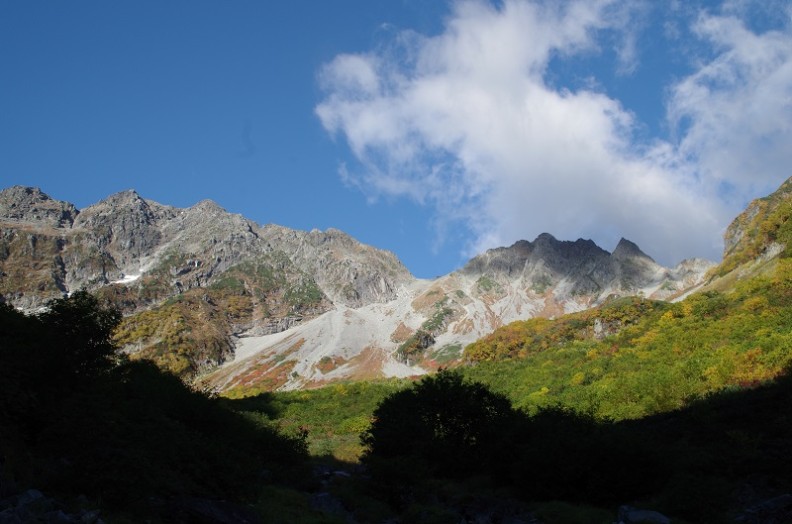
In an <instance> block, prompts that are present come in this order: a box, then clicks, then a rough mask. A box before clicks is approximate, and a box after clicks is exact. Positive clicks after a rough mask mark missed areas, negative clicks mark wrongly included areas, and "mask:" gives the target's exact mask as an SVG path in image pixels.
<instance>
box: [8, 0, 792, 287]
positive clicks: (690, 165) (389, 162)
mask: <svg viewBox="0 0 792 524" xmlns="http://www.w3.org/2000/svg"><path fill="white" fill-rule="evenodd" d="M791 16H792V8H791V7H790V2H789V1H764V2H758V1H757V2H751V1H747V0H734V1H725V2H681V1H680V2H676V1H671V0H657V1H645V2H641V1H636V0H631V1H628V2H619V1H607V0H604V1H589V0H586V1H579V2H574V1H570V2H563V3H562V2H550V1H548V2H529V1H522V0H510V1H503V2H486V1H483V0H482V1H467V2H460V1H447V2H440V1H437V2H425V1H419V0H335V1H332V2H330V1H324V0H314V1H308V0H296V1H291V2H254V1H241V0H240V1H235V2H220V1H202V0H190V1H171V2H163V1H145V0H144V1H135V2H104V1H79V0H75V1H73V2H59V1H50V2H44V1H37V0H30V1H25V2H12V1H0V186H2V187H6V186H10V185H14V184H22V185H31V186H38V187H41V188H42V189H43V190H44V191H45V192H47V193H48V194H50V195H51V196H52V197H54V198H58V199H61V200H68V201H70V202H73V203H74V204H75V205H77V206H78V207H80V208H82V207H85V206H88V205H90V204H92V203H94V202H97V201H99V200H101V199H102V198H105V197H107V196H108V195H110V194H112V193H114V192H117V191H121V190H124V189H129V188H134V189H136V190H137V191H138V192H139V193H140V194H141V195H143V196H144V197H146V198H150V199H153V200H156V201H158V202H161V203H163V204H169V205H174V206H179V207H186V206H190V205H192V204H194V203H196V202H198V201H199V200H202V199H204V198H211V199H212V200H215V201H216V202H218V203H219V204H220V205H222V206H223V207H224V208H226V209H227V210H229V211H231V212H235V213H241V214H243V215H244V216H246V217H248V218H250V219H252V220H255V221H256V222H259V223H262V224H264V223H269V222H273V223H278V224H281V225H285V226H288V227H293V228H298V229H313V228H319V229H326V228H328V227H336V228H339V229H342V230H344V231H346V232H348V233H349V234H351V235H352V236H354V237H356V238H358V239H359V240H361V241H362V242H365V243H368V244H372V245H374V246H377V247H380V248H385V249H389V250H391V251H393V252H395V253H396V254H397V255H398V256H399V258H400V259H401V260H402V261H403V262H404V263H405V264H406V265H407V267H408V268H409V269H410V270H411V271H412V272H413V273H414V274H416V275H417V276H421V277H432V276H436V275H440V274H444V273H447V272H449V271H451V270H453V269H455V268H457V267H459V266H460V265H461V264H462V263H464V261H465V260H466V259H467V258H468V257H470V256H471V255H472V254H474V253H476V252H479V251H481V250H482V249H485V248H488V247H494V246H498V245H508V244H511V243H512V242H514V241H516V240H518V239H521V238H525V239H529V240H532V239H533V238H535V237H536V236H537V235H538V234H539V233H541V232H544V231H547V232H550V233H552V234H554V235H555V236H556V237H558V238H560V239H570V240H574V239H576V238H579V237H583V238H592V239H593V240H595V241H596V242H597V243H599V244H600V245H601V246H602V247H604V248H605V249H613V247H615V245H616V243H617V242H618V240H619V238H620V237H622V236H624V237H627V238H629V239H631V240H633V241H635V242H636V243H637V244H638V245H640V246H641V247H642V248H643V249H644V251H646V252H647V253H649V254H650V255H652V256H653V257H655V258H656V259H657V260H658V261H660V262H662V263H665V264H675V263H676V262H678V261H680V260H681V259H682V258H685V257H692V256H702V257H707V258H711V259H717V258H718V257H719V255H720V250H721V234H722V232H723V229H724V228H725V227H726V225H728V222H729V221H730V220H731V218H733V217H734V215H735V214H736V213H737V212H739V211H740V210H741V209H742V208H743V207H744V205H745V204H746V203H747V202H748V201H749V200H750V199H752V198H755V197H757V196H762V195H764V194H766V193H767V192H769V191H772V190H773V189H774V188H775V187H777V186H778V185H780V183H781V182H783V180H785V179H786V178H787V177H788V176H789V175H790V174H792V173H790V169H789V167H788V166H792V147H790V145H791V144H792V125H791V124H790V122H792V22H790V17H791Z"/></svg>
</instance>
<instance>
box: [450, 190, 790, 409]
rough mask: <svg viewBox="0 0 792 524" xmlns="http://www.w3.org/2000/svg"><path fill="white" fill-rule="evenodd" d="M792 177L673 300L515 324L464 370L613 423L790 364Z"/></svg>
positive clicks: (479, 345) (757, 380) (618, 304)
mask: <svg viewBox="0 0 792 524" xmlns="http://www.w3.org/2000/svg"><path fill="white" fill-rule="evenodd" d="M790 216H792V182H791V181H790V180H787V181H786V182H785V183H784V184H783V185H781V187H780V188H779V189H778V190H777V191H776V192H774V193H772V194H771V195H769V196H767V197H764V198H760V199H757V200H754V201H753V202H751V203H750V204H749V205H748V207H747V208H746V210H745V211H744V212H743V213H741V214H740V215H739V216H738V217H737V218H735V220H734V221H733V222H732V223H731V225H730V226H729V227H728V229H727V230H726V233H725V249H724V256H723V261H722V262H721V264H719V265H718V266H715V267H712V268H711V269H710V270H709V271H708V272H707V274H706V276H705V279H704V281H703V282H702V283H701V284H700V285H698V286H696V287H695V288H693V290H695V292H686V293H684V294H683V295H681V296H679V297H678V298H679V300H674V301H673V302H670V303H669V302H663V301H655V300H649V299H647V298H643V297H630V298H620V299H616V300H607V301H605V302H604V303H602V304H598V305H597V306H596V307H594V308H591V309H588V310H586V311H581V312H576V313H572V314H568V315H564V316H560V317H558V318H557V319H555V320H545V319H538V318H534V319H529V320H521V321H515V322H513V323H511V324H508V325H505V326H503V327H500V328H498V329H496V330H494V331H493V332H492V333H490V334H488V335H486V336H484V337H482V338H480V339H479V340H477V341H475V342H474V343H472V344H470V345H468V346H467V347H466V349H465V355H464V356H465V360H466V361H467V362H470V363H474V364H476V365H474V366H470V367H468V368H466V373H468V374H469V375H470V376H471V377H473V378H475V379H477V380H481V381H483V382H485V383H488V384H490V385H492V386H493V387H496V388H498V389H499V390H500V391H502V392H504V393H508V394H509V395H510V396H511V398H512V399H513V401H515V402H516V404H518V405H520V406H522V407H526V408H532V409H535V408H536V407H537V406H542V405H555V404H558V405H564V406H567V407H571V408H573V409H575V410H577V411H580V412H586V413H594V414H597V415H598V416H602V417H605V418H611V419H621V418H635V419H637V418H641V417H644V416H647V415H650V414H653V413H657V412H659V411H670V410H674V409H679V408H682V407H683V406H685V405H687V404H688V403H689V402H690V400H691V399H696V398H702V397H705V396H707V395H710V394H713V393H715V392H718V391H721V390H723V389H726V388H736V389H740V388H746V387H754V386H756V385H758V384H762V383H765V382H767V381H769V380H772V379H775V378H777V377H779V376H781V375H783V374H784V373H788V371H789V370H792V332H790V329H789V327H790V318H792V251H790V248H792V221H790Z"/></svg>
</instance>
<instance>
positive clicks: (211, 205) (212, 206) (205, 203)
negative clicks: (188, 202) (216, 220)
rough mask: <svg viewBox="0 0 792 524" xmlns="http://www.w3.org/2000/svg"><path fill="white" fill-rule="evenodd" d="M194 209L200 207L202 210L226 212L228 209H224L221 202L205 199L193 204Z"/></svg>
mask: <svg viewBox="0 0 792 524" xmlns="http://www.w3.org/2000/svg"><path fill="white" fill-rule="evenodd" d="M192 208H193V209H198V210H200V211H213V212H218V211H220V212H223V213H225V212H226V210H225V209H223V208H222V207H221V206H220V204H218V203H217V202H215V201H214V200H209V199H208V198H207V199H204V200H201V201H200V202H198V203H197V204H195V205H194V206H192Z"/></svg>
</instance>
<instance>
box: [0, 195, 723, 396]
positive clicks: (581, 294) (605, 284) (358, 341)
mask: <svg viewBox="0 0 792 524" xmlns="http://www.w3.org/2000/svg"><path fill="white" fill-rule="evenodd" d="M0 255H2V256H0V300H3V301H6V302H10V303H11V304H13V305H15V306H16V307H19V308H23V309H27V310H33V309H35V308H39V307H41V306H43V305H44V304H45V302H46V301H47V300H48V299H51V298H55V297H60V296H63V295H64V294H67V293H70V292H72V291H74V290H77V289H82V288H85V289H88V290H91V291H92V292H94V293H95V294H97V295H98V296H99V297H100V298H101V299H102V300H104V301H106V302H109V303H111V304H114V305H115V306H116V307H118V308H119V309H121V310H122V311H123V312H124V314H125V320H124V322H123V324H122V326H121V327H120V329H119V330H118V332H117V333H116V339H117V342H118V343H120V344H122V345H123V346H124V348H125V351H126V352H127V353H129V354H130V356H132V357H133V358H148V359H152V360H154V361H155V362H157V363H158V364H159V365H160V366H163V367H165V368H168V369H170V370H172V371H174V372H176V373H178V374H181V375H183V376H185V377H195V376H199V375H200V376H201V377H202V380H203V381H205V382H206V383H208V384H209V385H211V386H213V387H217V388H241V389H243V390H244V389H247V390H261V389H274V388H279V387H283V388H299V387H305V386H309V385H312V384H321V383H325V382H328V381H333V380H340V379H349V378H373V377H380V376H406V375H414V374H420V373H424V372H425V371H427V370H429V369H432V368H434V367H437V366H439V365H443V364H445V363H448V362H452V361H454V360H455V359H459V358H460V356H461V352H462V349H463V348H464V346H465V345H466V344H468V343H470V342H473V341H474V340H476V339H478V338H479V337H481V336H483V335H485V334H487V333H489V332H491V331H492V330H493V329H495V328H497V327H499V326H501V325H503V324H505V323H508V322H511V321H513V320H518V319H526V318H530V317H535V316H544V317H553V316H557V315H560V314H563V313H565V312H569V311H578V310H581V309H585V308H588V307H591V306H593V305H596V304H599V303H601V302H603V301H605V300H608V299H609V298H611V297H614V296H624V295H635V294H641V295H644V296H647V297H651V298H660V299H670V298H673V297H674V296H678V295H679V294H681V293H683V292H685V291H686V290H687V289H689V288H690V287H691V286H695V285H697V284H699V283H700V281H701V279H702V277H703V275H704V272H705V271H706V270H707V269H708V268H709V267H710V264H708V263H705V262H702V261H693V262H691V261H687V262H685V263H682V264H680V265H679V266H677V267H676V268H671V269H669V268H664V267H662V266H660V265H658V264H656V263H655V262H654V261H653V260H652V259H651V258H650V257H649V256H647V255H646V254H644V253H643V252H642V251H641V250H640V249H639V248H638V246H636V245H635V244H633V243H632V242H630V241H628V240H624V239H622V241H621V242H619V245H618V246H617V247H616V249H615V250H614V252H613V253H608V252H607V251H605V250H604V249H602V248H600V247H599V246H597V245H596V244H595V243H594V242H592V241H591V240H583V239H579V240H576V241H573V242H572V241H562V240H558V239H556V238H555V237H553V236H552V235H550V234H548V233H543V234H541V235H539V236H538V237H537V238H536V239H535V240H533V241H532V242H529V241H525V240H522V241H519V242H516V243H515V244H513V245H512V246H510V247H504V248H497V249H491V250H489V251H487V252H485V253H482V254H481V255H478V256H476V257H474V258H473V259H471V260H470V261H469V262H468V263H467V264H466V265H465V266H464V267H463V268H462V269H460V270H459V271H456V272H454V273H451V274H450V275H446V276H443V277H440V278H437V279H435V280H419V279H416V278H415V277H413V276H412V275H411V274H410V272H409V271H408V270H407V268H406V267H404V265H403V264H402V263H401V262H400V261H399V260H398V258H396V256H395V255H394V254H393V253H390V252H388V251H383V250H380V249H376V248H374V247H371V246H367V245H364V244H361V243H360V242H358V241H357V240H355V239H354V238H352V237H350V236H349V235H347V234H346V233H344V232H342V231H339V230H337V229H328V230H326V231H319V230H313V231H298V230H293V229H289V228H286V227H283V226H278V225H274V224H268V225H264V226H261V225H258V224H256V223H255V222H252V221H250V220H248V219H246V218H244V217H243V216H241V215H238V214H233V213H229V212H227V211H226V210H224V209H223V208H222V207H220V206H219V205H217V204H216V203H215V202H212V201H210V200H204V201H202V202H199V203H197V204H195V205H194V206H192V207H189V208H184V209H180V208H175V207H171V206H167V205H162V204H159V203H157V202H154V201H152V200H147V199H145V198H143V197H141V196H140V195H139V194H137V193H136V192H135V191H133V190H128V191H122V192H120V193H116V194H114V195H111V196H110V197H108V198H107V199H105V200H102V201H101V202H98V203H97V204H94V205H92V206H89V207H87V208H85V209H82V210H77V209H76V208H75V207H74V206H73V205H72V204H69V203H67V202H60V201H57V200H54V199H52V198H50V197H49V196H47V195H46V194H45V193H43V192H41V191H40V190H39V189H35V188H25V187H21V186H14V187H12V188H9V189H6V190H3V191H2V192H0Z"/></svg>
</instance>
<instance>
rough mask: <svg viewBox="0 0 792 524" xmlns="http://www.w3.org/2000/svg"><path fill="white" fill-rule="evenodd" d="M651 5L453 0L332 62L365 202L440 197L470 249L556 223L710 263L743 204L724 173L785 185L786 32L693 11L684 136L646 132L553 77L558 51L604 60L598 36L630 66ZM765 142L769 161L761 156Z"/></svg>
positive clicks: (443, 223)
mask: <svg viewBox="0 0 792 524" xmlns="http://www.w3.org/2000/svg"><path fill="white" fill-rule="evenodd" d="M641 12H643V10H636V9H626V8H625V4H623V3H620V2H616V1H611V0H599V1H592V0H581V1H570V2H563V3H561V2H529V1H524V0H506V1H504V2H503V3H502V5H500V6H493V5H491V4H489V3H486V2H483V1H461V2H457V3H455V4H454V5H453V9H452V12H451V14H450V16H449V17H448V19H447V21H446V24H445V28H444V31H443V32H442V33H441V34H439V35H436V36H431V37H428V36H423V35H419V34H415V33H412V32H409V31H404V32H401V33H398V34H396V35H395V36H394V38H393V39H392V40H391V41H389V42H387V43H386V44H387V45H383V46H381V47H380V48H378V49H375V50H373V51H370V52H367V53H361V54H347V55H340V56H338V57H336V58H335V59H334V60H333V61H331V62H330V63H328V64H326V65H325V66H324V67H323V69H322V70H321V72H320V75H319V79H320V83H321V85H322V87H323V89H324V90H325V93H326V96H325V98H324V100H323V101H322V102H321V103H320V104H319V105H318V106H317V108H316V113H317V115H318V116H319V118H320V120H321V122H322V124H323V126H324V127H325V128H326V129H327V130H328V131H329V132H330V133H332V134H334V135H336V136H342V137H343V138H344V139H345V140H346V141H347V143H348V144H349V146H350V148H351V150H352V152H353V154H354V156H355V158H356V160H357V164H356V165H354V166H343V168H342V175H343V176H344V179H345V180H346V181H347V182H348V183H350V184H352V185H355V186H357V187H359V188H360V189H361V190H363V191H364V192H365V193H366V194H367V195H369V197H370V198H374V199H375V198H378V197H380V196H391V197H406V198H411V199H413V200H415V201H416V202H420V203H423V204H425V205H429V206H433V207H434V208H435V209H436V217H437V218H436V227H437V230H438V231H439V232H440V233H442V231H444V230H445V228H447V227H450V226H451V225H454V224H462V225H463V226H464V227H465V228H466V230H467V231H469V232H470V234H471V241H470V243H469V246H468V249H469V252H470V253H474V252H478V251H480V250H482V249H485V248H489V247H494V246H498V245H508V244H510V243H512V242H514V241H515V240H518V239H522V238H526V239H533V238H534V237H535V236H536V235H538V234H539V233H542V232H550V233H552V234H554V235H555V236H557V237H558V238H563V239H576V238H578V237H583V238H592V239H594V240H595V241H596V242H598V243H600V245H603V246H605V247H613V246H615V244H616V242H617V241H618V239H619V237H620V236H624V237H627V238H630V239H631V240H633V241H635V242H637V243H638V244H639V245H640V246H641V247H642V248H643V249H644V250H645V251H647V252H648V253H650V254H652V255H653V256H656V257H657V258H658V259H659V260H660V261H661V262H664V263H675V262H678V261H679V260H680V259H681V258H684V257H687V256H694V255H695V256H709V257H711V258H712V257H717V256H718V255H719V249H720V234H721V232H722V229H723V228H724V227H725V226H726V225H727V222H728V219H729V218H730V217H731V215H733V212H734V210H733V208H731V207H729V205H728V204H729V202H728V201H727V199H725V198H724V191H723V188H724V182H725V183H728V184H731V185H732V186H733V187H737V188H739V189H743V188H747V187H752V186H755V185H756V184H766V183H770V182H780V180H783V178H784V177H782V178H780V180H779V176H780V175H779V174H778V171H779V169H781V168H780V166H782V165H784V164H783V162H786V164H785V165H787V166H788V165H792V163H791V162H789V161H788V160H790V159H789V158H787V157H788V155H789V154H790V151H786V150H785V149H789V148H784V147H783V145H782V144H783V143H784V142H785V143H786V144H789V143H790V141H789V136H788V133H789V132H790V130H789V125H790V124H789V122H792V120H791V119H790V118H789V116H790V115H789V100H790V92H791V91H790V88H791V87H790V86H792V78H790V67H792V61H790V59H789V58H790V54H789V47H788V46H789V44H790V35H789V32H786V33H784V32H774V33H772V32H771V33H766V34H762V35H757V34H754V33H752V32H751V31H749V30H748V29H746V28H745V26H743V25H741V23H740V21H739V20H738V19H736V18H733V17H728V16H723V17H718V16H711V15H706V14H702V15H700V18H699V19H698V20H697V22H696V25H695V29H696V31H697V34H698V35H699V36H700V38H701V39H703V40H706V41H708V42H709V43H711V44H712V45H713V46H715V48H716V51H717V52H716V54H715V55H714V58H712V59H711V60H709V61H707V62H705V63H702V64H701V66H700V68H698V69H697V70H696V71H695V72H694V73H693V74H692V75H691V76H690V77H688V78H685V79H683V80H682V81H680V82H679V83H678V84H677V85H676V86H674V87H673V89H672V90H671V91H670V93H671V96H670V104H669V109H668V115H669V119H670V121H671V122H672V124H673V125H674V126H676V128H677V129H678V130H679V133H680V134H679V135H678V136H679V137H680V138H679V140H678V141H676V142H670V141H667V140H666V141H663V140H660V139H658V140H656V141H654V142H652V143H649V144H647V143H646V142H645V141H641V142H638V141H636V140H635V139H634V137H633V129H634V126H635V125H636V122H635V121H634V120H635V117H634V115H633V114H632V113H630V112H629V111H628V110H626V109H625V108H624V107H623V106H622V105H621V104H620V102H619V101H618V100H616V99H614V98H611V97H609V96H608V95H607V94H606V93H605V92H602V91H601V90H598V89H597V88H596V87H593V88H580V89H576V90H572V89H568V88H564V87H559V86H557V85H551V84H550V83H549V82H548V81H547V73H548V67H549V64H550V62H551V60H553V59H554V58H559V59H563V58H565V57H574V56H583V55H586V54H595V53H597V52H598V49H599V46H600V45H601V41H600V38H601V36H602V35H603V34H608V35H609V38H610V41H615V42H623V45H624V47H623V49H621V50H617V54H618V55H619V56H620V57H621V58H620V60H621V63H620V64H617V65H616V66H615V67H617V68H622V71H621V72H622V73H624V71H623V69H624V68H629V67H634V65H635V63H636V60H637V59H636V57H635V46H634V42H635V38H636V35H635V28H636V27H640V23H638V21H636V20H634V18H635V16H637V15H638V14H640V13H641ZM594 84H595V85H596V82H595V83H594ZM778 133H782V134H783V133H786V135H783V136H779V135H778ZM723 146H727V147H728V148H729V151H728V152H725V153H724V152H723V151H720V148H722V147H723ZM760 146H761V147H763V148H764V150H765V151H766V155H765V157H764V158H763V159H762V160H761V161H759V160H756V159H751V158H750V157H751V153H752V152H754V151H755V149H754V148H756V147H760ZM760 169H761V174H757V170H760ZM787 174H788V173H787ZM440 237H442V234H441V235H440Z"/></svg>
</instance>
